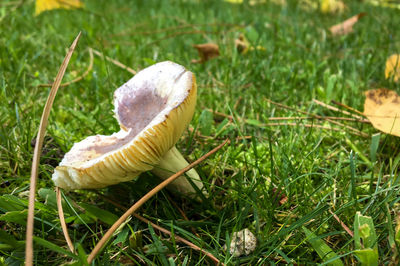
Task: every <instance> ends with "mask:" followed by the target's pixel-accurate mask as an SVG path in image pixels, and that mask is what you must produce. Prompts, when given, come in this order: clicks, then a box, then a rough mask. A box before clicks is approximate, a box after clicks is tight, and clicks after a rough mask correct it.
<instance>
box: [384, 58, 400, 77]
mask: <svg viewBox="0 0 400 266" xmlns="http://www.w3.org/2000/svg"><path fill="white" fill-rule="evenodd" d="M385 77H386V78H387V79H389V78H392V77H393V80H394V82H397V81H399V79H400V54H392V55H391V56H389V58H388V59H387V60H386V67H385Z"/></svg>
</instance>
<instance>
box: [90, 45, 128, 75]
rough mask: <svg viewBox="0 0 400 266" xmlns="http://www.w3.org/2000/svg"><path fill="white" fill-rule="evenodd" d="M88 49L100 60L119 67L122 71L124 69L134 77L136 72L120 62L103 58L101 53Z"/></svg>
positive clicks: (106, 57)
mask: <svg viewBox="0 0 400 266" xmlns="http://www.w3.org/2000/svg"><path fill="white" fill-rule="evenodd" d="M89 49H90V50H92V51H93V53H94V54H96V55H97V56H100V57H101V58H103V59H105V60H107V61H109V62H111V63H113V64H114V65H116V66H119V67H120V68H122V69H125V70H126V71H128V72H130V73H132V74H133V75H136V71H135V70H134V69H132V68H130V67H128V66H126V65H124V64H122V63H121V62H119V61H117V60H114V59H112V58H111V57H108V56H104V54H103V53H102V52H99V51H97V50H95V49H93V48H89Z"/></svg>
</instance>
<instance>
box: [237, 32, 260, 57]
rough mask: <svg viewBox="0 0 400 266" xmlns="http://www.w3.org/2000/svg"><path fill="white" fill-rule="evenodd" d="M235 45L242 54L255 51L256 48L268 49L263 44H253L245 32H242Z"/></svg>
mask: <svg viewBox="0 0 400 266" xmlns="http://www.w3.org/2000/svg"><path fill="white" fill-rule="evenodd" d="M235 47H236V50H237V51H238V53H240V54H246V53H247V52H248V51H254V50H259V51H265V50H266V49H265V48H264V47H262V46H261V45H258V46H257V47H254V46H251V44H250V42H249V41H248V40H247V38H246V37H245V36H244V35H243V34H240V35H239V37H238V38H237V39H236V40H235Z"/></svg>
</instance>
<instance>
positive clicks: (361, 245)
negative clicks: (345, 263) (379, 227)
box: [354, 212, 379, 265]
mask: <svg viewBox="0 0 400 266" xmlns="http://www.w3.org/2000/svg"><path fill="white" fill-rule="evenodd" d="M354 245H355V248H356V249H357V250H356V251H355V254H356V256H357V258H358V259H359V261H360V262H361V264H362V265H378V262H379V255H378V245H377V236H376V232H375V226H374V222H373V220H372V218H371V217H369V216H363V215H361V213H360V212H357V213H356V216H355V219H354Z"/></svg>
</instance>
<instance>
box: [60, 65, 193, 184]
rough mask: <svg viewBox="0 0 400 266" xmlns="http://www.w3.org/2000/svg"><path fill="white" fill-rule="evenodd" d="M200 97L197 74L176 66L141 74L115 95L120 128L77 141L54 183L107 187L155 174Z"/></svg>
mask: <svg viewBox="0 0 400 266" xmlns="http://www.w3.org/2000/svg"><path fill="white" fill-rule="evenodd" d="M196 93H197V88H196V81H195V76H194V74H193V73H192V72H190V71H187V70H186V69H185V68H184V67H183V66H181V65H178V64H176V63H173V62H169V61H167V62H161V63H158V64H155V65H153V66H150V67H148V68H146V69H144V70H142V71H140V72H139V73H137V74H136V75H135V76H134V77H133V78H132V79H130V80H129V81H128V82H127V83H125V84H124V85H122V86H121V87H120V88H118V89H117V90H116V91H115V93H114V106H115V114H116V117H117V120H118V122H119V124H120V126H121V130H120V131H119V132H117V133H114V134H112V135H111V136H104V135H96V136H90V137H88V138H86V139H84V140H82V141H81V142H79V143H75V144H74V145H73V147H72V149H71V150H70V151H69V152H68V153H67V154H65V157H64V158H63V160H62V161H61V163H60V165H59V166H57V167H56V169H55V171H54V174H53V177H52V179H53V181H54V183H55V185H56V186H59V187H61V188H64V189H82V188H102V187H106V186H108V185H112V184H117V183H120V182H124V181H129V180H132V179H134V178H135V177H136V176H138V175H139V174H140V173H141V172H143V171H148V170H151V169H152V168H153V167H154V166H155V165H157V164H158V163H159V161H160V159H161V157H162V156H163V155H164V154H165V153H166V152H167V151H169V150H170V149H171V148H172V147H173V146H174V145H175V143H176V142H177V141H178V139H179V138H180V136H181V135H182V133H183V131H184V130H185V128H186V127H187V125H188V124H189V122H190V121H191V119H192V116H193V113H194V109H195V104H196Z"/></svg>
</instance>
